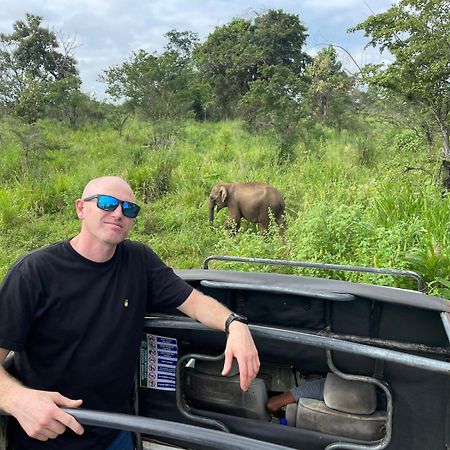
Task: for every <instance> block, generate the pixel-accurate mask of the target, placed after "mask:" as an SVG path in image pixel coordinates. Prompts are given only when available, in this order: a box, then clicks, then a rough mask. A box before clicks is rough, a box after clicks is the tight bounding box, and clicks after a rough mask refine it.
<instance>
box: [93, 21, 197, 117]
mask: <svg viewBox="0 0 450 450" xmlns="http://www.w3.org/2000/svg"><path fill="white" fill-rule="evenodd" d="M166 37H167V38H168V39H169V42H168V44H167V46H166V48H165V51H164V52H163V53H162V54H161V55H159V56H158V55H156V54H149V53H147V52H146V51H144V50H139V51H137V52H135V53H133V56H132V57H131V58H130V60H129V61H126V62H124V63H122V64H121V65H120V66H116V67H112V68H110V69H108V70H106V71H105V72H104V74H103V77H102V79H103V81H104V82H106V83H107V89H106V92H107V93H108V94H109V95H111V97H112V98H113V99H115V100H126V101H127V105H128V107H129V108H131V109H133V110H135V111H137V112H139V113H141V114H143V115H144V116H147V117H150V118H152V119H154V120H160V119H163V118H176V117H179V116H181V115H184V114H186V113H187V112H189V111H193V110H195V107H194V103H195V100H196V98H197V96H198V93H197V91H196V86H195V83H194V81H193V72H192V68H191V66H190V63H189V61H190V55H191V53H192V50H193V48H194V47H195V45H196V44H197V41H198V38H197V35H196V34H195V33H191V32H188V31H185V32H177V31H175V30H172V31H170V32H168V33H166ZM197 109H198V108H197ZM196 112H197V113H198V110H196Z"/></svg>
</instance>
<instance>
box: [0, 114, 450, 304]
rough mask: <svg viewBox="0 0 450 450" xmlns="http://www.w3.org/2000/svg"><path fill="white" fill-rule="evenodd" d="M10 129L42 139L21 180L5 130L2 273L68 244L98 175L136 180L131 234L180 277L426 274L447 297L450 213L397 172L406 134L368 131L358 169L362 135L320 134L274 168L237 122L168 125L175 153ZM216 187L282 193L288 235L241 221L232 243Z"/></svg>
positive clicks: (42, 128) (47, 126)
mask: <svg viewBox="0 0 450 450" xmlns="http://www.w3.org/2000/svg"><path fill="white" fill-rule="evenodd" d="M14 127H23V128H20V129H21V130H22V131H21V132H22V133H26V132H27V130H28V127H32V128H35V129H36V130H39V136H40V137H37V136H36V137H35V138H33V139H34V140H35V144H36V154H35V156H34V157H33V158H32V159H30V162H31V161H32V164H31V165H30V170H28V172H24V171H22V158H23V147H22V144H21V142H20V139H19V138H18V136H17V134H15V133H14V132H13V131H12V130H13V126H12V124H7V123H4V122H3V123H0V134H1V135H2V143H1V151H2V161H4V163H5V164H4V165H3V166H2V168H1V170H0V272H1V274H2V275H3V274H4V273H5V271H6V270H7V268H8V267H9V266H10V264H12V262H13V261H14V260H15V259H16V258H18V257H20V255H22V254H23V253H24V252H26V251H29V250H32V249H34V248H37V247H40V246H42V245H45V244H48V243H51V242H54V241H56V240H60V239H64V238H67V237H69V236H72V235H74V234H76V232H77V229H78V226H79V224H78V221H77V218H76V215H75V214H74V211H73V201H74V199H76V198H78V197H79V196H80V193H81V190H82V188H83V186H84V184H85V183H86V182H87V181H88V180H89V179H90V178H93V177H96V176H101V175H106V174H117V175H121V176H123V177H125V178H127V179H128V180H129V181H130V183H131V185H132V187H133V189H134V190H135V192H136V194H137V202H138V203H139V204H141V206H142V214H141V215H140V216H139V217H138V219H137V220H136V223H135V226H134V228H133V232H132V234H131V236H130V237H131V238H133V239H138V240H141V241H143V242H145V243H147V244H149V245H150V246H152V248H153V249H154V250H155V251H156V252H157V253H158V254H160V256H161V257H162V258H163V259H164V260H165V261H167V263H168V264H170V265H173V266H175V267H177V268H189V267H199V266H200V265H201V263H202V261H203V259H204V258H205V257H206V256H208V255H210V254H218V253H219V254H231V255H236V256H251V257H260V258H278V259H286V260H307V261H317V262H322V263H333V264H350V265H360V266H375V267H395V268H403V269H409V270H415V271H418V272H422V273H423V275H424V277H425V281H426V283H427V285H428V287H429V288H430V290H431V292H432V293H433V294H436V295H441V296H447V297H448V286H447V284H448V276H447V275H448V272H449V270H450V267H449V261H448V255H449V254H450V243H449V240H448V236H449V235H450V228H449V226H450V225H449V221H448V217H449V216H450V202H449V199H448V198H442V197H441V196H440V194H439V192H438V191H437V190H436V187H435V185H434V184H433V183H429V182H427V178H426V177H425V176H424V175H417V176H410V174H404V173H403V169H404V167H405V165H408V164H410V163H411V159H412V158H413V155H411V152H410V151H409V149H408V148H405V147H404V146H399V149H398V151H397V152H396V153H395V154H394V155H393V153H392V151H391V147H389V146H387V145H385V143H386V142H388V141H391V142H392V141H394V142H395V139H399V141H402V139H403V138H397V136H400V137H401V136H404V135H406V136H408V134H407V133H406V134H404V133H402V132H401V131H400V130H386V126H385V125H384V124H383V126H381V127H380V128H379V129H378V128H376V124H372V128H374V129H376V130H377V134H378V138H377V140H374V141H373V142H372V145H373V146H374V149H373V150H374V151H373V154H372V161H371V164H370V165H366V164H361V161H360V150H359V147H358V146H359V145H361V142H364V137H365V131H364V130H363V129H362V130H360V131H358V130H356V131H355V130H352V131H351V132H347V131H345V130H343V131H342V132H341V133H337V132H336V131H334V130H332V129H330V128H325V127H323V126H321V125H317V124H316V128H315V131H314V132H311V135H310V140H311V141H310V145H311V148H312V149H313V150H311V151H310V152H305V151H303V150H304V149H303V144H302V145H300V144H299V145H297V146H296V147H295V148H294V151H295V154H296V159H295V160H294V161H291V162H289V163H286V164H283V165H282V166H278V165H277V164H275V162H276V161H277V157H278V151H279V149H278V143H277V141H276V139H274V137H273V136H272V137H271V136H269V135H267V134H253V133H248V132H247V131H245V129H244V128H243V127H242V125H241V124H240V123H239V122H220V123H214V124H213V123H207V122H206V123H199V122H194V121H187V122H186V121H184V122H181V123H179V122H177V123H173V124H172V129H174V130H177V129H179V130H183V132H182V133H175V134H173V135H172V138H171V139H172V140H171V144H170V145H169V146H165V145H164V146H161V147H159V148H158V150H157V151H155V149H154V148H151V147H149V146H148V145H147V144H148V139H149V133H154V132H158V131H157V128H154V127H150V126H149V124H148V123H145V122H140V121H137V120H135V119H133V118H130V119H129V120H128V121H127V123H126V127H125V128H124V130H123V135H122V137H120V136H119V135H118V133H117V130H115V129H114V128H112V127H110V126H107V125H106V124H102V125H85V126H84V127H83V128H78V129H71V128H69V127H67V126H66V125H64V124H61V123H58V122H55V121H39V122H38V123H37V124H36V125H33V126H31V125H20V126H19V125H18V124H17V123H16V124H15V125H14ZM167 127H168V128H167V130H168V131H170V129H171V128H170V127H169V125H167ZM321 127H322V128H321ZM358 133H360V134H358ZM383 133H384V136H383ZM355 134H357V136H355ZM30 139H31V138H30ZM33 151H34V150H33ZM219 181H265V182H269V183H271V184H273V185H274V186H276V187H277V188H278V189H279V190H280V191H281V192H282V193H283V195H284V197H285V200H286V205H287V222H288V228H287V230H286V232H285V233H284V234H283V235H280V234H279V232H278V228H277V227H276V226H272V227H271V228H270V231H269V233H268V234H267V235H266V236H262V235H261V234H259V233H258V232H257V231H256V230H255V227H254V226H253V225H251V224H248V223H246V222H245V221H243V223H242V227H241V230H240V231H239V232H238V233H237V236H232V235H230V234H229V233H228V232H226V231H225V229H224V226H223V225H224V223H225V219H226V215H227V214H226V210H225V211H221V212H219V213H218V214H217V216H216V220H215V222H214V227H213V228H210V226H209V223H208V193H209V191H210V189H211V186H212V185H213V184H215V183H217V182H219ZM217 265H218V266H220V263H217ZM215 266H216V263H215ZM231 267H233V268H240V269H244V268H245V270H270V271H277V272H283V273H311V274H315V275H320V276H327V277H334V278H338V279H345V280H352V281H360V282H371V283H384V284H388V285H391V286H398V287H406V288H415V285H414V283H413V282H412V281H410V280H403V279H401V278H397V277H395V278H394V277H390V276H385V277H382V278H381V279H380V278H379V277H376V276H374V275H368V274H360V273H351V272H336V273H334V272H324V273H319V272H315V271H311V270H309V271H308V270H305V269H292V268H288V269H287V268H282V267H272V266H271V267H261V266H258V265H255V266H252V267H248V266H244V267H243V266H242V265H237V264H232V265H231ZM446 283H447V284H446Z"/></svg>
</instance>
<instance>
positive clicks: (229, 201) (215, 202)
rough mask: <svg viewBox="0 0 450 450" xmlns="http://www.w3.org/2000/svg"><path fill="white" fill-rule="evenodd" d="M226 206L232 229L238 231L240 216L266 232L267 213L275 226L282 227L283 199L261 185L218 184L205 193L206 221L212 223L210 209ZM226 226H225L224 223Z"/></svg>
mask: <svg viewBox="0 0 450 450" xmlns="http://www.w3.org/2000/svg"><path fill="white" fill-rule="evenodd" d="M225 207H228V217H229V219H232V220H233V221H234V226H233V228H234V230H235V231H238V230H239V227H240V224H241V219H242V217H243V218H244V219H247V220H248V221H249V222H252V223H259V224H260V226H261V230H262V231H263V232H266V231H267V229H268V227H269V222H270V213H269V211H271V212H272V214H273V215H274V217H275V219H276V221H277V223H278V225H280V226H281V227H282V229H283V228H284V227H285V221H284V216H283V214H284V207H285V203H284V199H283V196H282V195H281V193H280V192H279V191H278V190H277V189H275V188H274V187H273V186H271V185H270V184H265V183H219V184H216V185H215V186H214V187H213V188H212V189H211V193H210V194H209V222H210V224H211V225H212V223H213V220H214V208H216V210H217V211H220V210H221V209H222V208H225ZM227 226H228V227H229V226H230V225H229V223H228V224H227Z"/></svg>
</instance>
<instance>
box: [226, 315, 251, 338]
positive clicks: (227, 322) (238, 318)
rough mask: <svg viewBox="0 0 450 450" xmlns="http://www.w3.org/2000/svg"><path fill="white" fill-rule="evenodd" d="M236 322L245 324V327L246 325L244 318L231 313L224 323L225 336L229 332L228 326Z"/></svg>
mask: <svg viewBox="0 0 450 450" xmlns="http://www.w3.org/2000/svg"><path fill="white" fill-rule="evenodd" d="M235 320H237V321H238V322H241V323H245V324H246V325H247V324H248V319H247V317H245V316H241V315H240V314H236V313H231V314H230V315H229V316H228V318H227V320H226V321H225V331H226V333H227V334H229V332H230V325H231V324H232V323H233V322H234V321H235Z"/></svg>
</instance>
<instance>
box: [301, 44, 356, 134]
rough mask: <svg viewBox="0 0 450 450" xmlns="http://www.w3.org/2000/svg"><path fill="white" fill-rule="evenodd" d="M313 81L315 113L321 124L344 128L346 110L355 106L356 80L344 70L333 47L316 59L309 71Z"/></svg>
mask: <svg viewBox="0 0 450 450" xmlns="http://www.w3.org/2000/svg"><path fill="white" fill-rule="evenodd" d="M306 74H307V76H308V77H309V80H310V86H309V97H310V101H311V105H312V109H313V111H314V112H315V114H316V116H317V117H318V119H319V120H320V121H321V122H324V123H328V124H332V125H337V126H338V128H342V126H343V120H344V117H345V112H346V109H347V108H348V107H349V105H350V104H351V98H350V95H349V93H350V90H351V89H352V86H353V84H354V83H353V78H352V77H350V76H349V75H347V74H346V73H345V72H344V70H343V69H342V63H341V62H340V61H338V60H337V55H336V51H335V49H334V48H333V47H332V46H331V45H330V46H328V47H326V48H324V49H322V50H320V51H319V53H318V54H317V55H316V56H315V57H314V59H313V60H312V62H311V63H310V64H309V65H308V67H307V69H306Z"/></svg>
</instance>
